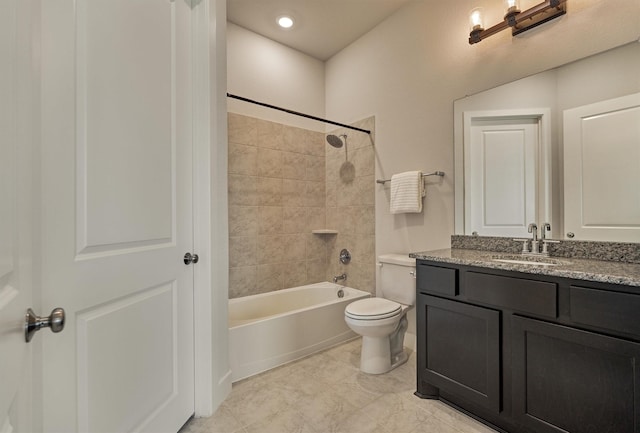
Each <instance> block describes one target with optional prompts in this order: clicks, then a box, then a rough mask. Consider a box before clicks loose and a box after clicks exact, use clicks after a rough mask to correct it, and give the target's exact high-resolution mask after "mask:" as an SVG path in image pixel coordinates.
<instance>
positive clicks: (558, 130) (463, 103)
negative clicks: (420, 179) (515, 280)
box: [454, 42, 640, 242]
mask: <svg viewBox="0 0 640 433" xmlns="http://www.w3.org/2000/svg"><path fill="white" fill-rule="evenodd" d="M639 92H640V43H638V42H632V43H630V44H626V45H623V46H620V47H617V48H614V49H611V50H609V51H605V52H602V53H599V54H596V55H594V56H591V57H587V58H584V59H581V60H577V61H575V62H572V63H569V64H566V65H563V66H560V67H558V68H555V69H552V70H549V71H545V72H541V73H539V74H536V75H532V76H530V77H526V78H523V79H520V80H517V81H514V82H511V83H507V84H504V85H502V86H499V87H496V88H493V89H489V90H486V91H483V92H480V93H477V94H474V95H471V96H467V97H464V98H461V99H459V100H456V101H454V116H455V117H454V149H455V151H454V153H455V233H456V234H467V235H471V234H473V232H474V231H475V232H477V233H478V234H480V235H493V236H511V237H513V236H520V235H523V233H522V231H523V230H524V235H527V233H526V225H527V224H528V223H529V222H537V223H538V226H539V227H540V226H541V225H542V224H543V223H545V222H549V223H551V227H552V230H551V234H550V235H551V237H553V238H555V239H570V238H572V237H571V233H568V232H571V231H572V230H573V229H572V227H571V221H572V220H571V219H569V223H568V224H567V227H565V220H567V218H566V217H567V216H568V215H569V213H568V212H573V209H575V208H577V207H579V206H576V200H579V199H580V195H581V194H580V192H579V191H578V193H577V194H574V193H571V194H569V196H566V197H565V190H567V191H573V190H572V189H570V188H569V189H567V188H565V187H566V186H567V185H565V182H563V176H564V175H565V171H566V172H567V173H571V174H573V173H574V172H575V170H573V169H572V168H571V167H570V164H571V161H569V165H567V161H564V155H565V144H564V143H563V138H564V136H565V130H564V122H565V120H564V114H565V111H566V110H569V111H567V113H571V112H572V111H573V110H577V109H579V108H581V107H585V106H592V105H594V104H597V103H601V102H602V101H609V100H614V99H620V98H623V97H627V98H628V97H629V95H634V94H638V93H639ZM638 97H640V95H637V96H633V98H636V99H637V98H638ZM634 100H635V99H634ZM634 110H635V111H634V113H633V116H632V117H630V118H629V119H632V120H633V123H634V124H635V123H637V122H635V120H636V119H638V118H639V117H638V116H640V114H639V113H640V108H638V109H634ZM514 123H515V124H517V125H516V126H513V124H514ZM521 123H524V124H526V123H529V124H533V131H534V133H535V134H537V135H535V140H536V141H535V143H536V144H535V145H534V147H533V149H528V148H526V146H528V145H525V144H522V146H521V148H522V149H521V151H519V152H520V153H518V152H514V151H513V150H512V148H510V147H508V146H505V143H506V142H508V141H509V138H507V139H503V138H504V137H505V136H507V135H509V134H511V135H512V136H513V137H520V136H521V134H520V132H521V131H522V130H523V129H524V128H525V127H524V126H522V125H520V124H521ZM496 124H499V125H498V126H496ZM505 125H507V126H505ZM492 128H493V129H492ZM496 129H498V130H499V132H500V134H493V135H491V134H492V133H493V132H495V130H496ZM631 129H632V135H633V138H632V145H633V146H635V148H638V149H637V150H636V149H635V148H634V149H633V156H632V158H633V157H634V156H635V152H636V151H638V152H640V147H638V146H637V138H636V137H640V132H638V131H639V129H638V128H634V127H632V128H631ZM487 131H489V132H487ZM513 131H518V132H517V133H516V132H513ZM474 134H475V136H478V134H480V135H482V134H485V135H487V134H489V135H491V136H492V137H494V136H495V137H497V138H496V139H495V141H494V142H492V145H491V147H490V150H489V151H487V152H484V153H482V154H481V155H480V154H478V153H475V154H473V153H472V150H470V149H473V148H474V146H472V145H471V144H470V143H474V141H473V137H474ZM522 136H523V137H524V135H522ZM483 137H484V136H483ZM606 137H607V136H606V135H605V139H604V140H606ZM518 139H520V138H518ZM477 140H484V138H479V139H477ZM501 140H502V141H501ZM526 140H528V139H525V138H523V139H522V143H524V142H525V141H526ZM477 142H479V141H477ZM605 142H606V141H605ZM634 143H635V144H634ZM465 146H466V149H465ZM525 148H526V149H525ZM491 149H492V150H491ZM527 149H528V150H527ZM609 151H610V149H607V152H603V153H602V155H606V154H607V153H608V152H609ZM465 152H466V153H465ZM475 160H482V162H481V163H480V164H481V165H482V170H484V171H483V172H482V173H481V175H480V176H478V175H477V173H476V174H474V172H473V164H474V162H473V161H475ZM523 161H524V162H523ZM514 162H515V163H514ZM638 164H640V163H638ZM518 167H519V168H518ZM532 167H533V168H532ZM532 171H533V172H534V173H533V174H532ZM631 171H632V170H629V173H631ZM638 171H639V170H637V169H636V170H635V172H638ZM525 173H526V176H525ZM629 176H631V178H621V177H620V176H618V177H617V179H616V180H615V182H616V184H615V185H624V184H630V185H635V186H636V187H635V188H627V191H626V192H622V191H624V189H622V188H615V191H614V192H613V193H612V194H611V197H615V200H618V203H620V204H621V203H623V202H625V203H627V202H635V203H638V202H640V200H639V199H638V195H637V194H638V193H637V185H638V179H640V178H639V177H633V176H636V175H629ZM572 179H574V178H570V180H572ZM485 181H486V182H487V184H486V185H488V186H481V187H478V183H479V182H480V183H482V182H485ZM606 181H609V180H607V179H605V180H604V181H603V182H606ZM589 182H591V183H593V182H592V181H591V180H590V181H589ZM609 182H610V183H611V185H613V183H612V182H613V180H610V181H609ZM568 183H569V182H568ZM572 183H575V182H573V180H572ZM578 183H580V184H582V183H587V182H586V180H585V182H578ZM567 187H568V186H567ZM478 188H480V189H481V191H480V192H478V191H479V190H478ZM484 188H487V190H488V189H490V188H493V189H492V191H493V192H492V193H486V191H485V189H484ZM633 189H635V194H633V192H631V191H632V190H633ZM610 190H611V188H610ZM632 194H633V196H632ZM474 195H475V196H478V195H480V196H481V197H480V199H478V198H477V197H474ZM611 197H607V199H608V200H614V198H611ZM488 200H493V201H494V203H495V204H496V205H495V206H494V210H493V214H495V215H493V217H492V216H491V213H492V211H491V209H489V208H484V207H483V206H486V202H487V201H488ZM500 200H502V201H500ZM518 200H519V201H520V203H519V204H518V205H517V206H511V208H512V209H511V208H510V207H509V206H510V205H506V203H512V202H513V201H518ZM597 205H598V203H595V206H597ZM638 206H639V207H637V209H640V205H638ZM503 207H505V208H506V210H507V211H505V212H495V208H498V209H502V208H503ZM634 209H636V208H634ZM634 212H636V210H633V211H632V213H634ZM498 213H499V215H498ZM565 213H566V215H565ZM474 215H483V217H486V216H487V215H489V217H491V218H494V220H495V221H500V224H503V225H504V226H505V227H506V226H509V225H511V226H512V227H511V229H506V230H504V232H503V233H501V232H500V230H497V231H495V230H493V229H491V230H489V229H487V225H486V224H484V225H483V224H480V226H482V228H481V229H478V228H477V227H478V225H477V224H475V223H473V221H474V218H476V217H474ZM633 217H634V219H635V220H636V222H634V223H632V224H631V225H634V224H635V225H637V226H638V230H637V231H638V232H639V233H640V212H637V213H634V215H633ZM476 219H477V218H476ZM514 222H515V223H514ZM474 224H475V225H474ZM489 225H490V224H489ZM498 225H499V224H498ZM516 226H517V227H516ZM514 227H515V228H514ZM498 228H499V229H502V227H498ZM492 230H493V231H492ZM574 231H576V236H575V237H574V239H576V240H600V241H602V240H610V241H626V242H635V240H633V239H634V236H635V235H627V234H624V235H622V239H621V236H620V234H619V233H617V234H611V235H610V237H611V238H610V239H608V238H606V237H607V236H609V235H607V234H606V233H605V234H604V235H602V234H598V235H597V236H596V235H595V234H593V235H591V234H589V233H591V232H588V231H586V232H578V231H577V230H574ZM609 233H613V232H609ZM627 233H629V232H627ZM528 236H530V235H528ZM589 236H591V238H589ZM603 236H604V238H603ZM636 239H640V238H636Z"/></svg>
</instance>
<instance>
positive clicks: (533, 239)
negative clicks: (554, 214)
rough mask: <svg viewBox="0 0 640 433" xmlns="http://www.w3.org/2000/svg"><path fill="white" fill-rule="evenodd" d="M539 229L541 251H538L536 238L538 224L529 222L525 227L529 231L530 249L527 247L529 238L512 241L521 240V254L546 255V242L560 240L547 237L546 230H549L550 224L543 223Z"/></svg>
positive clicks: (538, 244) (547, 252)
mask: <svg viewBox="0 0 640 433" xmlns="http://www.w3.org/2000/svg"><path fill="white" fill-rule="evenodd" d="M540 229H541V231H540V233H541V237H540V241H542V251H540V241H539V240H538V225H537V224H536V223H531V224H529V226H528V227H527V231H528V232H529V233H531V249H529V239H514V241H518V242H522V254H525V255H527V254H528V255H543V256H548V255H549V250H548V249H547V247H548V244H551V243H559V242H560V241H554V240H551V239H547V232H550V231H551V224H549V223H544V224H543V225H542V227H540Z"/></svg>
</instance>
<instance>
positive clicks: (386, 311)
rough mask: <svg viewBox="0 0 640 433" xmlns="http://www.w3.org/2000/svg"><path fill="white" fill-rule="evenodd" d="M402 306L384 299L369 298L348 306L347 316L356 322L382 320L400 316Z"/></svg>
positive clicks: (345, 311)
mask: <svg viewBox="0 0 640 433" xmlns="http://www.w3.org/2000/svg"><path fill="white" fill-rule="evenodd" d="M401 312H402V305H401V304H398V303H397V302H394V301H391V300H389V299H384V298H367V299H361V300H359V301H355V302H352V303H350V304H349V305H347V307H346V308H345V310H344V314H345V316H347V317H349V318H350V319H355V320H380V319H387V318H390V317H394V316H397V315H399V314H400V313H401Z"/></svg>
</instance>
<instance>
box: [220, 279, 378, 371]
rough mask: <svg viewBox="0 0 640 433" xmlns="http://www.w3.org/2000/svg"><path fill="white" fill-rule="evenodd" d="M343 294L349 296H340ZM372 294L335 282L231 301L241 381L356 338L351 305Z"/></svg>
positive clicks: (234, 363)
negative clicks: (347, 313) (348, 315)
mask: <svg viewBox="0 0 640 433" xmlns="http://www.w3.org/2000/svg"><path fill="white" fill-rule="evenodd" d="M340 289H342V290H343V292H344V297H343V298H339V297H338V291H339V290H340ZM369 296H370V294H369V293H367V292H363V291H362V290H356V289H352V288H350V287H344V286H340V285H339V284H333V283H329V282H325V283H316V284H309V285H307V286H301V287H294V288H292V289H284V290H278V291H275V292H270V293H263V294H259V295H253V296H245V297H243V298H236V299H230V300H229V361H230V363H231V371H232V381H233V382H235V381H238V380H240V379H244V378H246V377H249V376H252V375H254V374H257V373H260V372H262V371H265V370H268V369H270V368H274V367H276V366H278V365H282V364H285V363H287V362H290V361H293V360H295V359H298V358H302V357H304V356H307V355H309V354H311V353H314V352H317V351H320V350H323V349H326V348H328V347H331V346H334V345H336V344H338V343H341V342H343V341H346V340H349V339H351V338H354V337H356V334H355V333H354V332H353V331H351V329H349V327H348V326H347V324H346V323H345V321H344V309H345V307H346V306H347V304H349V303H351V302H353V301H355V300H357V299H362V298H367V297H369Z"/></svg>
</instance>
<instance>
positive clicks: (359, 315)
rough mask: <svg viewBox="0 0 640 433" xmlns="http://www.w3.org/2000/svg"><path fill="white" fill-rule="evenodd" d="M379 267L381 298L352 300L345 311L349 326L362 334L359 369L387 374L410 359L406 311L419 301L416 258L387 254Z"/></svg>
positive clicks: (383, 256)
mask: <svg viewBox="0 0 640 433" xmlns="http://www.w3.org/2000/svg"><path fill="white" fill-rule="evenodd" d="M378 266H379V267H380V287H381V290H382V297H377V298H367V299H361V300H359V301H355V302H352V303H350V304H349V305H347V307H346V308H345V311H344V320H345V322H347V325H348V326H349V327H350V328H351V329H352V330H353V331H354V332H355V333H356V334H359V335H362V353H361V354H360V370H361V371H362V372H364V373H370V374H382V373H386V372H388V371H390V370H393V369H394V368H396V367H398V366H399V365H402V364H404V363H405V362H406V361H407V354H406V353H405V352H404V334H405V332H406V331H407V311H408V310H409V309H410V308H412V307H413V306H414V305H415V301H416V279H415V275H416V274H415V271H416V261H415V259H412V258H409V255H408V254H384V255H381V256H379V257H378Z"/></svg>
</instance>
